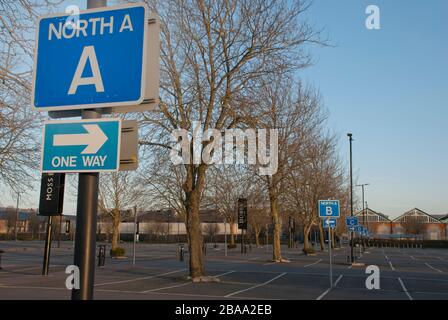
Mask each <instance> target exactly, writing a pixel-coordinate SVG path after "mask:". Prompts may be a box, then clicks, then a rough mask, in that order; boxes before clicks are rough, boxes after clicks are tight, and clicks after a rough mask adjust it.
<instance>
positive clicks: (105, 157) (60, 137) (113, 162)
mask: <svg viewBox="0 0 448 320" xmlns="http://www.w3.org/2000/svg"><path fill="white" fill-rule="evenodd" d="M120 137H121V120H120V119H95V120H74V121H47V122H46V123H45V125H44V132H43V144H42V145H43V147H42V166H41V167H42V172H46V173H52V172H53V173H54V172H99V171H118V167H119V164H120V155H119V150H120Z"/></svg>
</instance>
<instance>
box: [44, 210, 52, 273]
mask: <svg viewBox="0 0 448 320" xmlns="http://www.w3.org/2000/svg"><path fill="white" fill-rule="evenodd" d="M52 223H53V216H48V222H47V234H46V236H45V251H44V263H43V265H42V275H43V276H47V275H48V269H49V266H50V251H51V226H52Z"/></svg>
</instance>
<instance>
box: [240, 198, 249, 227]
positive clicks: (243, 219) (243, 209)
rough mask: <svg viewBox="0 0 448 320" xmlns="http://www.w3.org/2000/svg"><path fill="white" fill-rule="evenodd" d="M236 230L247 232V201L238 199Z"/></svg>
mask: <svg viewBox="0 0 448 320" xmlns="http://www.w3.org/2000/svg"><path fill="white" fill-rule="evenodd" d="M238 229H241V230H247V199H246V198H239V199H238Z"/></svg>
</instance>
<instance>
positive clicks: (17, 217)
mask: <svg viewBox="0 0 448 320" xmlns="http://www.w3.org/2000/svg"><path fill="white" fill-rule="evenodd" d="M19 201H20V192H17V203H16V220H15V221H14V241H17V221H18V220H19Z"/></svg>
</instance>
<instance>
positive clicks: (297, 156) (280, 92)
mask: <svg viewBox="0 0 448 320" xmlns="http://www.w3.org/2000/svg"><path fill="white" fill-rule="evenodd" d="M262 100H263V101H264V102H263V105H262V107H263V108H264V109H265V110H266V115H265V116H264V117H263V120H261V121H259V123H258V127H261V128H267V129H275V130H277V133H278V168H277V171H276V172H275V173H274V174H273V175H272V176H265V177H263V179H264V181H265V183H266V188H267V190H268V196H269V202H270V212H271V218H272V224H273V231H274V234H273V261H276V262H283V261H284V259H282V254H281V246H280V236H281V216H280V210H281V207H280V204H281V203H283V201H281V198H282V196H283V195H284V193H285V190H286V188H287V179H288V178H289V177H290V175H291V173H292V172H295V171H297V170H301V169H303V168H304V167H305V165H306V163H307V162H309V159H308V158H309V154H308V153H309V152H308V150H309V149H310V148H311V146H313V144H314V141H315V140H316V139H317V138H318V137H319V135H320V134H321V130H322V125H323V122H324V120H325V113H324V112H323V109H322V106H321V103H320V99H319V95H318V94H317V93H316V92H315V90H313V89H312V88H307V87H304V86H302V85H301V83H300V82H299V83H297V85H294V81H292V79H290V78H289V77H275V78H273V79H271V81H270V82H269V83H266V85H265V87H264V94H263V99H262ZM271 152H272V151H271Z"/></svg>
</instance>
